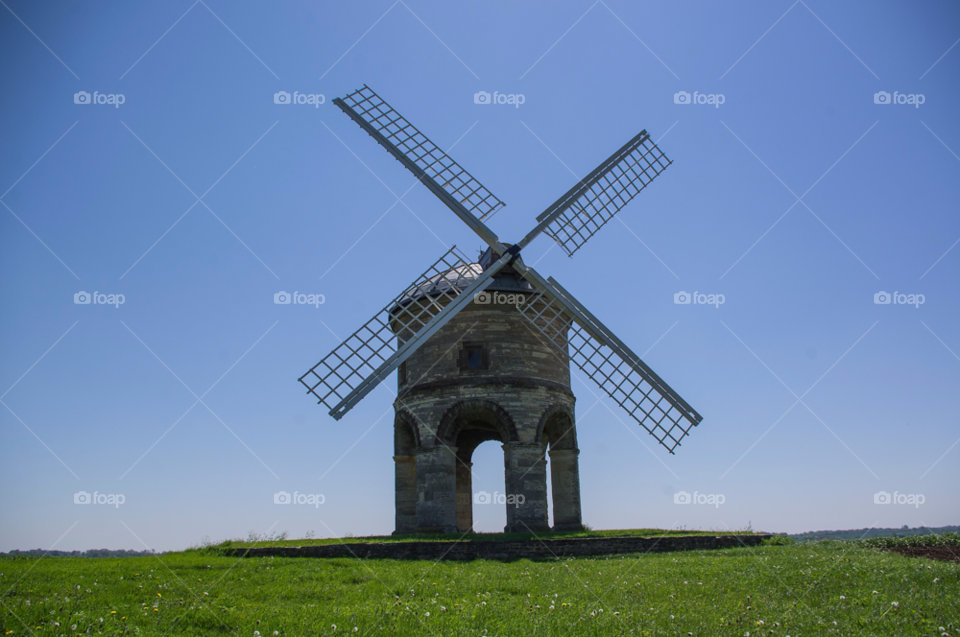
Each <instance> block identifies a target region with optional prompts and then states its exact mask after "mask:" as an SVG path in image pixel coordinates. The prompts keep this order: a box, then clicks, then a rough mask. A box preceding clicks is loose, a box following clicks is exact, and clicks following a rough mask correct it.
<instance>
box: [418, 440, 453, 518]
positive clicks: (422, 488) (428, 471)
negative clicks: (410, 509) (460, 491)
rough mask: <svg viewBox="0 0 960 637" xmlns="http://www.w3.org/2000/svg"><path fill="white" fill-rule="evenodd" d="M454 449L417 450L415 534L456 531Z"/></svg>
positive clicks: (428, 448)
mask: <svg viewBox="0 0 960 637" xmlns="http://www.w3.org/2000/svg"><path fill="white" fill-rule="evenodd" d="M456 453H457V448H456V447H445V446H440V447H426V448H420V449H417V532H418V533H456V532H457V470H456V462H457V458H456Z"/></svg>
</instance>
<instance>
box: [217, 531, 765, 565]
mask: <svg viewBox="0 0 960 637" xmlns="http://www.w3.org/2000/svg"><path fill="white" fill-rule="evenodd" d="M770 537H772V536H771V535H764V534H751V535H668V536H662V537H599V538H593V537H591V538H562V539H556V540H535V539H534V540H509V541H482V540H481V541H464V542H430V541H427V542H420V541H409V542H352V543H341V544H323V545H319V546H263V547H255V548H253V547H250V548H239V547H238V548H226V549H221V551H222V552H223V554H225V555H230V556H233V557H326V558H336V557H357V558H362V559H388V560H432V561H437V560H455V561H470V560H478V559H483V560H501V561H508V560H518V559H552V558H560V557H591V556H597V555H623V554H630V553H661V552H666V551H704V550H712V549H729V548H740V547H751V546H759V545H760V543H761V542H762V541H763V540H765V539H768V538H770Z"/></svg>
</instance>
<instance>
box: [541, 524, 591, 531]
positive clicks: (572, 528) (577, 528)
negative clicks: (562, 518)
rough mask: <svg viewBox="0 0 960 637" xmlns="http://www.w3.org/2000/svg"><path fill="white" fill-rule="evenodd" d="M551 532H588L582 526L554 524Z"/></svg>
mask: <svg viewBox="0 0 960 637" xmlns="http://www.w3.org/2000/svg"><path fill="white" fill-rule="evenodd" d="M550 530H551V531H586V530H587V529H586V527H584V526H583V525H582V524H554V525H553V527H551V529H550Z"/></svg>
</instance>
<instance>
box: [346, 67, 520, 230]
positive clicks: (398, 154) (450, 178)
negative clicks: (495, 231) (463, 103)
mask: <svg viewBox="0 0 960 637" xmlns="http://www.w3.org/2000/svg"><path fill="white" fill-rule="evenodd" d="M333 103H334V104H336V105H337V106H338V107H339V108H340V110H342V111H343V112H344V113H346V114H347V115H349V116H350V117H351V119H353V121H355V122H356V123H357V124H359V125H360V127H361V128H363V129H364V130H365V131H367V133H369V134H370V136H371V137H373V138H374V139H376V140H377V142H378V143H379V144H380V145H381V146H383V147H384V148H386V149H387V151H389V152H390V154H391V155H393V156H394V157H395V158H396V159H397V160H399V161H400V163H401V164H403V165H404V166H405V167H406V168H407V169H408V170H409V171H410V172H412V173H413V174H414V175H416V177H417V179H420V180H421V181H423V183H424V184H425V185H426V186H427V187H428V188H429V189H430V190H432V191H433V193H434V194H435V195H437V196H438V197H439V198H440V199H441V200H442V201H443V202H444V203H445V204H447V206H449V207H450V208H451V209H452V210H453V211H454V212H455V213H456V214H457V215H458V216H459V217H460V218H461V219H463V220H464V221H465V222H466V223H467V225H469V226H471V227H472V228H473V229H474V231H477V232H478V233H479V232H480V230H479V229H478V228H477V227H476V224H474V223H472V222H471V221H470V219H472V220H473V221H476V219H477V216H479V218H480V220H481V221H482V220H485V219H488V218H489V217H491V216H492V215H493V214H494V213H496V212H497V210H499V209H500V208H502V207H503V206H504V203H503V202H502V201H500V200H499V199H498V198H497V197H495V196H494V195H493V194H492V193H491V192H490V191H489V190H487V189H486V187H484V185H483V184H481V183H480V182H479V181H477V180H476V179H475V178H474V177H473V176H472V175H471V174H470V173H468V172H467V171H466V170H465V169H464V168H463V167H461V166H460V164H458V163H457V162H455V161H453V159H452V158H451V157H450V156H449V155H447V154H446V153H445V152H443V151H442V150H440V148H438V147H437V145H436V144H434V143H433V142H431V141H430V140H429V139H427V136H426V135H424V134H423V133H421V132H420V131H419V130H418V129H417V127H416V126H414V125H413V124H411V123H410V122H408V121H407V120H406V119H404V117H403V116H402V115H401V114H400V113H398V112H397V111H395V110H394V109H393V107H391V106H390V105H389V104H387V103H386V102H385V101H383V100H382V99H381V98H380V96H379V95H377V94H376V93H374V92H373V89H371V88H369V87H367V86H366V85H364V87H363V88H362V89H360V90H358V91H354V92H353V93H350V94H349V95H347V96H346V97H344V98H342V99H341V98H339V97H338V98H336V99H335V100H333ZM468 218H469V219H468ZM481 225H482V224H481ZM488 243H489V241H488Z"/></svg>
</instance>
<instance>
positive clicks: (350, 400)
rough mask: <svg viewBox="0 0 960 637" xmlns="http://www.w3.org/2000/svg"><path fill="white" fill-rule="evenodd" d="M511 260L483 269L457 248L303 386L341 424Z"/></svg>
mask: <svg viewBox="0 0 960 637" xmlns="http://www.w3.org/2000/svg"><path fill="white" fill-rule="evenodd" d="M510 258H511V257H510V255H506V256H504V257H502V258H501V259H500V260H499V261H497V262H496V263H494V264H492V265H491V266H490V267H489V268H487V269H486V270H483V269H482V268H481V266H480V265H479V264H476V263H470V262H469V261H467V259H466V258H465V257H464V256H463V255H462V254H460V252H459V251H458V250H457V248H456V246H454V247H453V248H451V249H450V250H448V251H447V252H446V254H444V255H443V256H442V257H440V258H439V259H438V260H437V261H436V263H434V264H433V265H431V266H430V267H429V268H428V269H427V271H426V272H424V273H423V274H421V275H420V276H419V277H418V278H417V279H416V280H415V281H414V282H413V283H412V284H411V285H409V286H408V287H407V288H406V289H405V290H404V291H403V292H401V293H400V294H398V295H397V296H396V297H394V298H393V300H392V301H390V303H388V304H387V305H386V306H384V308H383V309H382V310H380V311H379V312H377V314H376V315H374V317H373V318H372V319H370V320H369V321H367V322H366V323H365V324H364V325H363V327H361V328H360V329H358V330H357V331H356V332H354V333H353V334H352V335H350V337H349V338H347V339H346V340H345V341H343V342H342V343H341V344H340V345H339V346H338V347H337V348H336V349H334V350H333V351H332V352H330V353H329V354H328V355H327V356H326V357H325V358H324V359H323V360H321V361H320V362H319V363H317V364H316V365H314V366H313V367H312V368H310V370H309V371H307V373H305V374H304V375H303V376H301V377H300V379H299V380H300V382H301V383H303V385H304V387H306V388H307V392H308V393H311V394H313V395H314V396H315V397H316V398H317V399H318V400H319V402H321V403H323V404H324V405H326V406H327V407H328V408H329V409H330V415H331V416H333V417H334V418H335V419H337V420H340V418H342V417H343V415H344V414H346V413H347V412H348V411H349V410H350V409H351V408H353V406H354V405H356V404H357V403H358V402H360V400H361V399H362V398H363V397H364V396H366V395H367V394H368V393H370V392H371V391H372V390H373V389H374V388H375V387H376V386H377V385H379V384H380V382H381V381H383V379H384V378H386V377H387V376H388V375H389V374H390V373H391V372H393V370H394V369H396V368H397V367H398V366H399V365H400V363H402V362H403V361H404V360H406V359H407V358H408V357H409V356H410V355H411V354H413V352H415V351H416V350H417V349H418V348H419V347H420V345H422V344H423V342H424V341H426V340H427V339H428V338H430V337H431V336H433V335H434V334H435V333H436V332H437V331H438V330H439V329H440V328H441V327H443V326H444V325H445V324H446V323H447V321H449V320H450V319H451V318H453V316H454V315H455V314H456V313H457V312H459V311H460V310H461V309H462V308H463V306H465V305H466V304H467V303H469V302H470V300H471V299H472V298H473V295H474V294H475V293H476V292H480V291H482V290H483V289H484V288H486V287H487V286H488V285H489V284H490V283H491V282H492V281H493V279H492V277H493V275H494V274H496V273H497V272H498V271H499V270H500V269H501V268H502V267H503V266H504V265H506V264H507V263H508V262H509V260H510Z"/></svg>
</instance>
